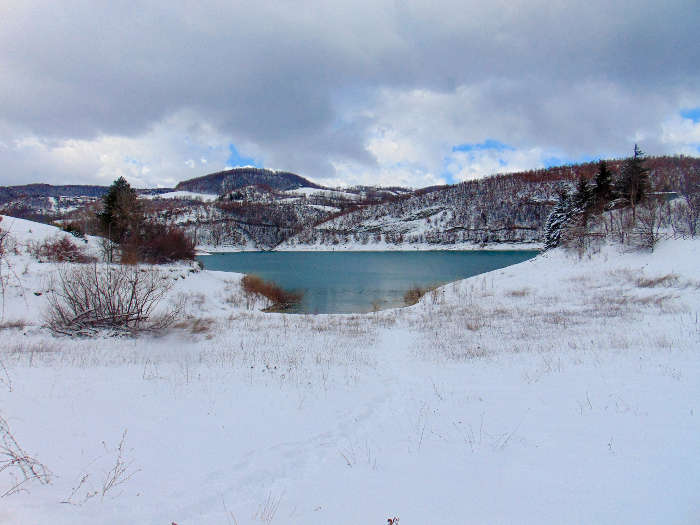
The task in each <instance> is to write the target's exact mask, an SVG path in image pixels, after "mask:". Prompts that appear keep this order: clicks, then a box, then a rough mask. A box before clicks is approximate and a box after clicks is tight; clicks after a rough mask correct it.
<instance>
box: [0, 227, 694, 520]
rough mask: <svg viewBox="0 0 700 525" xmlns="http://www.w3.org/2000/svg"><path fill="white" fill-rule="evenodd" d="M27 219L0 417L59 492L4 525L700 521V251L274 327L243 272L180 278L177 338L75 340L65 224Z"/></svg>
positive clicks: (46, 490)
mask: <svg viewBox="0 0 700 525" xmlns="http://www.w3.org/2000/svg"><path fill="white" fill-rule="evenodd" d="M11 221H12V227H11V228H10V229H11V231H12V232H13V236H14V237H16V239H17V240H16V241H13V243H14V244H13V247H12V249H11V250H8V256H7V260H8V262H9V263H10V265H11V269H10V268H8V267H7V266H4V267H3V276H4V277H5V279H6V287H5V298H4V323H5V324H4V325H3V329H1V330H0V416H2V417H3V418H4V419H5V420H6V421H7V422H8V424H9V425H10V429H11V431H12V433H13V435H14V437H15V438H16V440H17V442H18V443H20V444H21V446H22V448H23V449H24V450H25V451H26V452H27V453H28V454H30V455H31V456H33V457H34V458H36V459H38V460H40V461H41V462H42V463H43V464H44V465H45V466H46V467H47V468H49V469H50V470H51V472H52V474H53V475H52V482H51V483H50V484H48V485H41V484H39V483H36V482H34V483H32V482H28V483H26V484H25V485H23V486H22V488H24V489H26V490H23V491H21V492H19V493H18V494H14V495H10V496H7V497H3V498H0V523H21V524H24V523H29V524H33V523H51V524H52V525H55V524H64V523H65V524H94V523H114V524H122V523H153V524H170V523H172V522H174V523H177V524H178V525H185V524H209V523H212V524H240V525H243V524H252V523H273V524H275V523H279V524H287V523H299V524H319V525H320V524H323V525H326V524H334V525H336V524H349V525H350V524H352V525H357V524H374V523H376V524H381V523H384V524H386V523H387V518H389V517H394V516H397V517H399V518H400V523H401V525H408V524H463V523H464V524H467V523H469V524H478V523H488V524H492V523H518V524H521V523H537V524H540V523H557V524H558V523H595V524H603V523H610V524H612V523H615V524H618V523H631V524H635V525H636V524H640V523H683V524H685V523H698V522H699V521H700V499H699V498H698V496H697V495H698V492H699V490H700V321H699V319H698V317H699V315H700V271H699V270H698V261H699V260H700V242H698V241H667V242H665V243H662V244H661V245H660V246H658V248H657V249H656V251H655V252H654V253H653V254H649V253H621V252H620V251H619V249H618V248H617V247H614V246H613V247H607V248H605V249H603V250H602V251H601V252H600V253H598V254H595V255H592V256H590V257H588V256H586V257H584V258H583V259H581V260H579V259H578V257H576V256H575V255H573V254H567V253H564V252H560V251H554V252H550V253H547V254H544V255H541V256H539V257H537V258H535V259H532V260H530V261H527V262H524V263H522V264H519V265H516V266H512V267H509V268H505V269H502V270H498V271H495V272H491V273H488V274H484V275H481V276H477V277H474V278H471V279H467V280H464V281H460V282H458V283H453V284H451V285H448V286H446V287H443V288H441V289H438V290H436V291H435V292H431V293H429V294H428V295H426V296H425V297H424V298H423V299H422V301H421V302H420V303H419V304H417V305H415V306H413V307H410V308H403V309H399V310H389V311H382V312H378V313H376V314H367V315H326V316H323V315H319V316H303V315H283V314H263V313H261V312H259V311H258V308H260V307H261V306H262V304H259V303H258V304H255V303H254V304H249V303H248V302H247V301H246V298H245V297H244V296H243V294H242V293H241V291H240V285H239V279H240V276H239V275H236V274H230V273H229V274H224V273H217V272H207V271H202V272H197V271H191V270H193V269H192V268H190V267H187V266H171V267H168V268H166V269H164V272H167V273H168V274H169V275H170V277H171V279H172V280H173V289H172V290H171V293H170V297H171V298H172V300H173V301H175V300H177V299H178V298H179V299H183V298H184V300H185V307H186V312H187V315H188V316H189V318H188V319H187V320H186V321H185V322H182V323H181V324H180V326H178V327H175V328H172V329H170V330H169V331H168V332H167V333H165V334H161V335H147V336H141V337H138V338H114V337H102V338H94V339H71V338H66V337H63V338H54V337H52V336H51V335H49V333H48V332H47V331H46V330H45V329H44V328H42V327H41V325H42V322H43V321H42V316H41V312H42V309H43V308H45V301H46V292H47V291H48V290H47V283H48V282H49V281H48V278H49V276H50V274H51V273H52V272H54V271H55V267H54V265H53V264H51V263H39V262H37V261H34V260H32V259H31V257H30V256H28V255H26V254H25V253H24V251H23V243H24V242H26V241H25V239H26V238H27V237H31V236H34V237H39V236H41V235H56V232H55V230H51V229H48V227H45V226H41V225H35V226H33V223H27V222H26V221H13V220H12V219H5V220H4V221H3V222H2V223H0V224H2V227H3V228H8V227H9V226H10V222H11ZM29 230H31V232H30V231H29ZM11 244H12V243H11ZM15 252H16V253H15ZM36 293H40V294H41V295H35V294H36ZM120 445H121V446H120ZM0 450H1V449H0ZM1 459H2V458H0V460H1ZM10 472H12V470H11V469H7V470H5V471H4V472H0V493H2V492H4V491H5V490H7V489H8V488H10V487H11V486H12V478H11V477H10V476H9V474H10Z"/></svg>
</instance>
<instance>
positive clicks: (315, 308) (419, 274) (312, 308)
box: [198, 250, 537, 313]
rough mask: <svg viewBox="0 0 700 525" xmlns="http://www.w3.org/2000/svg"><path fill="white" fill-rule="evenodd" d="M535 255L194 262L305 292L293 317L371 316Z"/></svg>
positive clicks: (318, 255)
mask: <svg viewBox="0 0 700 525" xmlns="http://www.w3.org/2000/svg"><path fill="white" fill-rule="evenodd" d="M535 255H537V252H536V251H510V250H509V251H412V252H238V253H217V254H212V255H205V256H201V257H199V258H198V259H199V260H200V261H202V262H203V263H204V266H205V268H206V269H208V270H219V271H227V272H240V273H248V274H254V275H257V276H259V277H262V278H263V279H265V280H268V281H273V282H275V283H276V284H278V285H279V286H281V287H282V288H284V289H286V290H295V291H303V292H304V297H303V300H302V302H301V304H299V305H298V306H297V307H296V308H295V309H294V310H293V312H294V313H353V312H369V311H372V309H373V308H374V307H376V306H378V307H379V308H382V309H383V308H391V307H395V306H401V305H403V296H404V294H405V293H406V291H407V290H409V289H410V288H412V287H415V286H419V287H428V286H435V285H441V284H445V283H448V282H452V281H457V280H459V279H464V278H466V277H471V276H473V275H478V274H480V273H484V272H489V271H491V270H496V269H498V268H503V267H505V266H510V265H512V264H516V263H519V262H522V261H525V260H527V259H531V258H532V257H534V256H535Z"/></svg>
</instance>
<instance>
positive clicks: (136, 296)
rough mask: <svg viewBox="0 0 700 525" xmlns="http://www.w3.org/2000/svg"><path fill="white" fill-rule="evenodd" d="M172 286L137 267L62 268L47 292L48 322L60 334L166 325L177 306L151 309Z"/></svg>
mask: <svg viewBox="0 0 700 525" xmlns="http://www.w3.org/2000/svg"><path fill="white" fill-rule="evenodd" d="M171 286H172V283H171V282H170V281H169V280H168V278H167V277H166V276H164V275H162V274H161V273H160V272H159V271H157V270H154V269H142V268H138V267H136V266H107V267H100V266H98V265H97V264H93V265H91V266H79V267H71V268H61V269H59V270H58V272H57V276H56V278H55V280H54V282H53V283H52V291H51V292H50V293H49V295H48V301H49V308H48V311H47V313H46V324H47V326H48V327H49V329H50V330H51V331H52V332H54V333H58V334H64V335H92V334H94V333H95V332H96V331H97V330H99V329H109V330H117V331H129V332H135V331H140V330H156V329H160V328H165V327H167V326H169V325H170V324H171V323H172V322H173V321H174V320H175V319H176V317H177V315H178V313H179V309H178V308H177V307H173V308H171V309H170V310H168V311H167V312H165V313H163V314H161V315H160V316H154V311H155V309H156V307H157V305H158V303H159V302H160V301H161V299H163V297H164V296H165V295H166V294H167V292H168V291H169V290H170V288H171Z"/></svg>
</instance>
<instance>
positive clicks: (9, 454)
mask: <svg viewBox="0 0 700 525" xmlns="http://www.w3.org/2000/svg"><path fill="white" fill-rule="evenodd" d="M4 472H7V473H8V474H9V477H10V487H9V488H5V487H2V488H0V498H3V497H5V496H10V495H12V494H16V493H18V492H20V491H22V490H26V484H27V483H28V482H30V481H38V482H39V483H42V484H47V483H50V482H51V472H50V471H49V469H47V468H46V467H45V466H44V465H42V464H41V463H40V462H39V461H37V460H36V459H35V458H33V457H31V456H30V455H29V454H27V453H26V452H25V451H24V450H23V449H22V447H21V446H20V445H19V443H18V442H17V440H16V439H15V437H14V436H13V435H12V432H11V431H10V426H9V425H8V424H7V421H5V420H4V419H3V418H2V417H0V474H3V473H4Z"/></svg>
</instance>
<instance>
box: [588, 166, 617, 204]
mask: <svg viewBox="0 0 700 525" xmlns="http://www.w3.org/2000/svg"><path fill="white" fill-rule="evenodd" d="M611 185H612V176H611V175H610V171H609V170H608V164H607V162H605V161H604V160H601V161H600V163H599V164H598V173H596V176H595V186H594V188H593V200H594V202H595V205H596V207H598V208H599V209H602V208H603V207H604V206H605V205H606V204H607V203H608V202H610V201H611V200H612V197H613V193H612V187H611Z"/></svg>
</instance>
